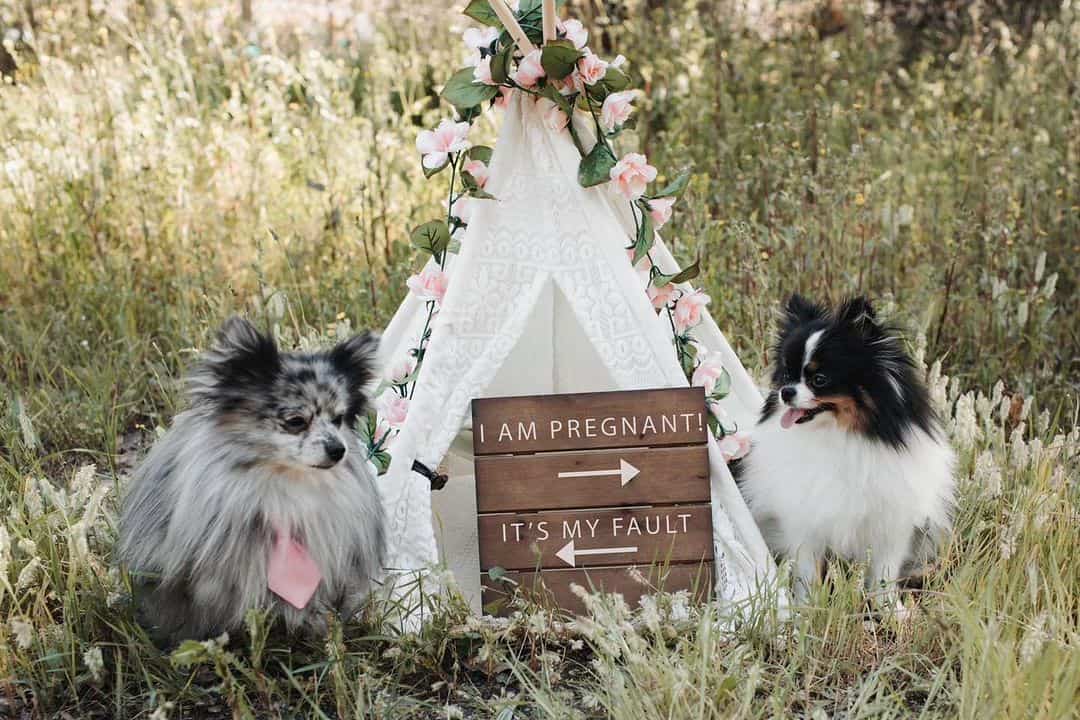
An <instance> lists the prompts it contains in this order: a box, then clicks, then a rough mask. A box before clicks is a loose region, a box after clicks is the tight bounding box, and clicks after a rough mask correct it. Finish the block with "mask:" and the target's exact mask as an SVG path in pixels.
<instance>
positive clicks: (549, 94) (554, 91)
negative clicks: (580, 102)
mask: <svg viewBox="0 0 1080 720" xmlns="http://www.w3.org/2000/svg"><path fill="white" fill-rule="evenodd" d="M540 97H545V98H547V99H548V100H550V101H552V102H553V103H555V104H556V105H558V106H559V109H560V110H562V111H563V112H564V113H566V114H567V116H569V115H570V114H571V113H573V112H574V103H573V101H572V100H571V99H570V98H568V97H566V96H565V95H563V94H562V93H561V92H559V90H558V88H556V87H555V86H554V85H545V86H544V88H543V89H542V90H541V91H540Z"/></svg>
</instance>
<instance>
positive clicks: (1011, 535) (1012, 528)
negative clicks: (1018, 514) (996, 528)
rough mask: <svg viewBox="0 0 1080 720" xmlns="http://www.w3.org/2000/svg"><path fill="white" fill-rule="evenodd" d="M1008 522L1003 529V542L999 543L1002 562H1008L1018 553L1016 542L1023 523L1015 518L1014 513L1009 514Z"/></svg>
mask: <svg viewBox="0 0 1080 720" xmlns="http://www.w3.org/2000/svg"><path fill="white" fill-rule="evenodd" d="M1006 521H1007V522H1006V524H1005V527H1004V528H1002V533H1001V540H1000V543H999V549H1000V550H1001V559H1002V560H1008V559H1009V558H1011V557H1012V556H1013V555H1014V554H1015V553H1016V541H1017V539H1018V537H1019V536H1020V529H1021V528H1020V524H1021V522H1020V521H1018V520H1017V518H1015V517H1013V514H1012V513H1009V514H1008V516H1007V518H1006Z"/></svg>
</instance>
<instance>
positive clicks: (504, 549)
mask: <svg viewBox="0 0 1080 720" xmlns="http://www.w3.org/2000/svg"><path fill="white" fill-rule="evenodd" d="M478 526H479V528H478V529H479V544H480V569H481V570H487V569H489V568H492V567H502V568H506V569H508V570H510V569H513V570H532V569H536V568H565V567H587V566H595V565H615V564H630V563H638V564H649V563H654V562H669V563H678V562H700V561H701V560H704V559H709V558H712V556H713V552H712V551H713V545H712V511H711V507H710V506H709V505H707V504H704V505H676V506H668V507H649V508H622V509H612V510H576V511H564V512H537V513H513V514H510V513H506V514H496V515H481V516H480V517H479V520H478Z"/></svg>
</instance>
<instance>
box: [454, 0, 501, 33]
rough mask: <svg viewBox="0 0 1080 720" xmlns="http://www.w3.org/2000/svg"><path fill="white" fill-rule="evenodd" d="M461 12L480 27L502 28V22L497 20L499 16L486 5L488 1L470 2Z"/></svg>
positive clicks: (474, 0) (472, 0) (475, 0)
mask: <svg viewBox="0 0 1080 720" xmlns="http://www.w3.org/2000/svg"><path fill="white" fill-rule="evenodd" d="M462 12H464V13H465V14H466V15H468V16H469V17H471V18H472V19H473V20H475V21H476V22H478V23H481V24H482V25H489V26H491V27H502V21H500V20H499V16H498V15H496V14H495V11H494V10H492V8H491V5H490V4H488V0H471V2H470V3H469V4H468V5H466V6H465V10H463V11H462Z"/></svg>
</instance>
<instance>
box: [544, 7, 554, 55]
mask: <svg viewBox="0 0 1080 720" xmlns="http://www.w3.org/2000/svg"><path fill="white" fill-rule="evenodd" d="M555 19H556V11H555V0H544V44H545V45H546V44H547V43H549V42H551V41H552V40H554V39H555V37H556V32H555Z"/></svg>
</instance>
